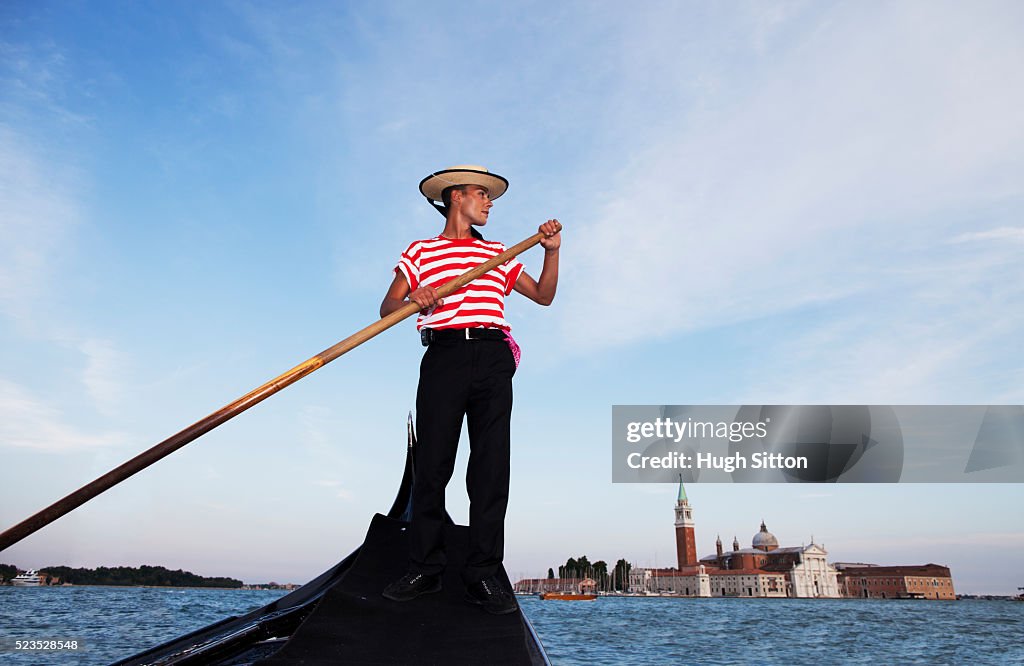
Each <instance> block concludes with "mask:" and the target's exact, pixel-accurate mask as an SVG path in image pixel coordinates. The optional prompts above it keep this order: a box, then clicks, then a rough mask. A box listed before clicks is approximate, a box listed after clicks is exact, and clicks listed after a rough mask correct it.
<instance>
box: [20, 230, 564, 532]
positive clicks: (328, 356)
mask: <svg viewBox="0 0 1024 666" xmlns="http://www.w3.org/2000/svg"><path fill="white" fill-rule="evenodd" d="M559 229H561V227H559ZM542 238H544V234H543V233H540V232H538V233H536V234H534V235H533V236H530V237H529V238H527V239H526V240H524V241H522V242H521V243H518V244H516V245H513V246H512V247H510V248H509V249H507V250H505V251H504V252H502V253H501V254H499V255H498V256H496V257H494V258H493V259H490V260H489V261H486V262H484V263H483V264H480V265H479V266H477V267H476V268H474V269H472V270H469V271H466V272H465V273H463V274H462V275H460V276H459V277H457V278H455V279H454V280H452V281H451V282H448V283H447V284H445V285H444V286H442V287H441V288H439V289H438V290H437V294H438V296H439V297H441V298H444V297H445V296H449V295H451V293H452V292H454V291H456V290H458V289H461V288H462V287H464V286H466V285H467V284H469V283H470V282H472V281H473V280H475V279H476V278H478V277H480V276H481V275H483V274H484V273H486V272H488V271H490V270H491V269H493V268H494V267H496V266H498V265H500V264H503V263H505V262H506V261H508V260H509V259H511V258H512V257H515V256H516V255H518V254H520V253H522V252H525V251H526V250H528V249H530V248H531V247H533V246H534V245H536V244H537V243H539V242H540V241H541V239H542ZM419 309H420V308H419V306H418V305H416V304H415V303H409V304H408V305H404V306H402V307H401V308H400V309H398V310H395V311H394V312H392V313H391V314H389V315H388V316H386V317H383V318H381V319H380V320H378V321H375V322H374V323H372V324H370V325H369V326H367V327H366V328H364V329H363V330H361V331H359V332H358V333H354V334H352V335H350V336H348V337H347V338H345V339H344V340H342V341H341V342H339V343H337V344H336V345H334V346H333V347H329V348H328V349H325V350H324V351H322V352H320V353H319V354H317V355H316V356H314V357H312V358H310V359H309V360H307V361H304V362H303V363H300V364H299V365H297V366H295V367H294V368H292V369H291V370H289V371H288V372H286V373H284V374H282V375H278V376H277V377H275V378H274V379H271V380H270V381H269V382H267V383H266V384H264V385H263V386H260V387H259V388H256V389H253V390H252V391H249V392H248V393H246V394H245V395H243V396H242V397H241V398H238V399H237V400H235V401H234V402H232V403H229V404H227V405H225V406H224V407H221V408H220V409H218V410H217V411H215V412H214V413H212V414H210V415H209V416H207V417H206V418H204V419H202V420H199V421H196V422H195V423H193V424H192V425H190V426H189V427H187V428H185V429H184V430H182V431H181V432H179V433H177V434H175V435H171V436H170V437H168V438H167V439H165V440H164V441H162V442H160V443H159V444H157V445H156V446H154V447H153V448H151V449H149V450H147V451H143V452H142V453H140V454H139V455H137V456H135V457H134V458H132V459H131V460H129V461H128V462H126V463H124V464H123V465H121V466H120V467H115V468H114V469H112V470H110V471H109V472H107V473H106V474H104V475H103V476H101V477H99V478H98V479H96V480H95V481H93V482H92V483H90V484H88V485H85V486H82V487H81V488H79V489H78V490H76V491H75V492H73V493H71V494H70V495H68V496H67V497H65V498H64V499H62V500H59V501H57V502H54V503H53V504H51V505H50V506H48V507H46V508H45V509H43V510H42V511H40V512H39V513H36V514H35V515H33V516H30V517H28V518H26V519H25V520H23V521H21V522H20V523H18V524H17V525H15V526H14V527H12V528H10V529H8V530H7V531H5V532H4V533H3V534H0V550H4V549H5V548H7V547H8V546H12V545H14V544H15V543H17V542H19V541H21V540H22V539H24V538H25V537H27V536H28V535H30V534H32V533H33V532H35V531H37V530H39V529H41V528H43V527H45V526H46V525H49V524H50V523H52V522H53V521H55V520H57V519H58V518H60V517H61V516H63V515H64V514H66V513H68V512H70V511H72V510H74V509H76V508H78V507H80V506H81V505H83V504H85V503H86V502H88V501H89V500H91V499H92V498H93V497H96V496H97V495H99V494H100V493H102V492H104V491H105V490H108V489H110V488H112V487H113V486H115V485H117V484H118V483H120V482H122V481H124V480H125V479H127V478H128V477H129V476H131V475H133V474H135V473H136V472H139V471H142V470H143V469H145V468H147V467H149V466H150V465H152V464H153V463H155V462H156V461H158V460H160V459H161V458H163V457H164V456H167V455H169V454H171V453H173V452H174V451H177V450H178V449H180V448H181V447H183V446H185V445H186V444H188V443H189V442H191V441H192V440H194V439H197V438H198V437H200V436H202V435H204V434H206V433H208V432H210V431H211V430H213V429H214V428H216V427H217V426H219V425H220V424H222V423H224V422H225V421H228V420H229V419H232V418H234V417H236V416H238V415H239V414H241V413H242V412H244V411H245V410H247V409H249V408H250V407H252V406H253V405H256V404H257V403H260V402H262V401H264V400H266V399H267V398H269V397H270V396H272V395H274V394H275V393H277V392H278V391H280V390H281V389H283V388H285V387H287V386H291V385H292V384H294V383H295V382H297V381H299V380H300V379H302V378H303V377H305V376H306V375H309V374H312V373H313V372H316V371H317V370H319V369H320V368H321V367H323V366H325V365H327V364H328V363H330V362H331V361H333V360H334V359H336V358H338V357H339V356H341V355H342V354H344V353H345V352H348V351H350V350H352V349H355V348H356V347H358V346H359V345H361V344H363V343H364V342H366V341H367V340H369V339H370V338H372V337H374V336H375V335H377V334H378V333H382V332H384V331H386V330H387V329H389V328H391V327H392V326H394V325H395V324H397V323H398V322H400V321H402V320H403V319H405V318H406V317H409V316H411V315H414V314H416V313H417V312H419Z"/></svg>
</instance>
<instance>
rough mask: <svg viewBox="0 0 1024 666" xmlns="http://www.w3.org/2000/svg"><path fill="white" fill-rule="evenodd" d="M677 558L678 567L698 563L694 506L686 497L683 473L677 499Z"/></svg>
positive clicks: (680, 476) (680, 477)
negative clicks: (692, 506) (691, 505)
mask: <svg viewBox="0 0 1024 666" xmlns="http://www.w3.org/2000/svg"><path fill="white" fill-rule="evenodd" d="M676 559H677V560H678V568H679V569H682V568H684V567H691V566H695V565H696V564H697V538H696V536H694V533H693V508H691V507H690V500H688V499H687V498H686V488H684V487H683V475H682V474H680V475H679V498H678V499H677V500H676Z"/></svg>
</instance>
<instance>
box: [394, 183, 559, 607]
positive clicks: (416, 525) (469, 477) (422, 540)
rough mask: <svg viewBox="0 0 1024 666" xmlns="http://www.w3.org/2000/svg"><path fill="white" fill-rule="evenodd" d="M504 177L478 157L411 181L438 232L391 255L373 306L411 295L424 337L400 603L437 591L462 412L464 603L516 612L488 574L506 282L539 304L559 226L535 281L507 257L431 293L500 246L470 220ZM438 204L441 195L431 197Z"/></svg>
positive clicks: (500, 433) (498, 556)
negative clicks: (443, 292)
mask: <svg viewBox="0 0 1024 666" xmlns="http://www.w3.org/2000/svg"><path fill="white" fill-rule="evenodd" d="M507 187H508V181H507V180H506V179H505V178H503V177H501V176H499V175H498V174H494V173H490V172H489V171H488V170H487V169H485V168H484V167H481V166H474V165H463V166H455V167H450V168H448V169H444V170H441V171H437V172H435V173H432V174H430V175H429V176H427V177H426V178H424V179H423V180H422V181H421V182H420V192H421V193H422V194H423V195H424V196H425V197H426V198H427V201H428V202H430V204H431V205H433V206H434V207H435V208H437V209H438V210H439V211H440V212H441V214H442V215H444V217H445V226H444V229H443V231H442V232H441V233H440V234H439V235H438V236H434V237H433V238H427V239H424V240H418V241H415V242H414V243H412V244H411V245H409V247H408V248H407V249H406V251H405V252H403V253H402V255H401V258H400V259H399V262H398V265H397V266H396V267H395V277H394V280H393V281H392V283H391V286H390V287H389V288H388V292H387V295H386V296H385V297H384V301H383V302H382V303H381V307H380V314H381V317H384V316H387V315H388V314H389V313H391V312H394V311H395V310H397V309H399V308H401V307H403V306H405V305H406V304H407V303H409V302H410V301H411V302H414V303H416V304H417V305H418V306H419V307H420V315H419V318H418V319H417V322H416V327H417V329H418V330H419V331H420V335H421V339H422V341H423V344H424V345H426V346H427V350H426V352H425V353H424V356H423V360H422V362H421V364H420V379H419V387H418V389H417V393H416V429H417V434H418V446H417V448H418V452H417V455H416V481H415V484H414V487H413V497H412V518H411V525H410V567H409V571H408V572H407V573H406V574H405V575H404V576H402V578H400V579H399V580H397V581H395V582H393V583H392V584H390V585H388V587H387V588H386V589H385V590H384V593H383V594H384V596H385V597H387V598H388V599H392V600H395V601H409V600H411V599H415V598H416V597H418V596H420V595H422V594H427V593H431V592H437V591H439V590H440V589H441V573H442V571H443V570H444V568H445V564H446V558H445V546H444V536H443V535H444V533H443V527H444V517H445V508H444V493H445V487H446V486H447V485H448V481H449V480H450V479H451V476H452V473H453V471H454V467H455V456H456V451H457V448H458V441H459V435H460V432H461V430H462V420H463V417H464V416H465V418H466V420H467V428H468V431H469V440H470V456H469V465H468V469H467V472H466V488H467V491H468V493H469V500H470V512H469V533H470V552H469V555H468V557H467V560H466V565H465V568H464V570H463V571H462V579H463V581H464V582H465V584H466V590H467V591H466V600H467V601H469V602H471V603H475V604H479V605H481V606H483V608H484V609H485V610H487V611H488V612H491V613H495V614H502V613H510V612H513V611H515V610H516V608H517V605H516V601H515V597H514V596H512V595H511V594H510V593H509V592H508V591H507V590H505V589H504V587H503V586H502V585H501V584H500V583H499V581H498V580H497V578H496V574H497V572H498V571H499V569H500V567H501V563H502V558H503V554H504V524H505V510H506V506H507V503H508V485H509V455H510V422H511V413H512V376H513V375H514V374H515V371H516V366H517V365H518V363H519V348H518V346H517V345H516V343H515V341H514V340H513V339H512V337H511V335H510V330H511V327H510V326H509V324H508V322H506V321H505V318H504V298H505V296H508V295H509V294H511V292H512V290H513V289H514V290H515V291H517V292H519V293H520V294H523V295H524V296H526V297H527V298H529V299H530V300H532V301H534V302H536V303H539V304H541V305H550V304H551V301H552V300H553V299H554V297H555V290H556V287H557V284H558V251H559V247H560V245H561V236H560V233H559V232H560V230H561V225H560V224H559V223H558V221H557V220H554V219H552V220H548V221H547V222H545V223H544V224H542V225H540V227H539V231H540V232H541V233H543V234H544V236H545V238H544V239H543V240H541V241H540V243H541V245H542V246H543V247H544V265H543V267H542V269H541V273H540V277H539V278H538V279H536V280H535V279H534V278H533V277H531V276H530V275H529V274H528V273H527V272H526V271H525V270H524V269H523V265H522V264H521V263H519V261H518V260H516V259H511V260H509V261H508V262H506V263H505V264H503V265H500V266H498V267H497V268H495V269H494V270H492V271H490V272H489V273H486V274H485V275H483V276H481V277H480V278H478V279H476V280H474V281H473V282H471V283H469V284H468V285H466V286H465V287H463V288H462V289H459V290H458V291H456V292H455V293H453V294H452V295H451V296H449V297H447V298H445V299H440V298H438V297H437V293H436V290H437V288H439V287H440V286H441V285H443V284H444V283H445V282H447V281H449V280H450V279H452V278H453V277H455V276H457V275H459V274H461V273H463V272H464V271H465V270H466V269H468V268H471V267H472V266H474V265H479V264H481V263H483V262H484V261H486V260H487V259H489V258H491V257H494V256H497V255H498V254H500V253H501V252H503V251H504V250H505V247H504V245H502V244H501V243H497V242H494V241H487V240H484V239H483V236H482V235H481V234H480V232H479V231H478V230H477V229H476V228H475V227H482V226H484V225H486V224H487V219H488V216H489V214H490V210H491V207H492V205H493V202H494V200H495V199H497V198H498V197H500V196H501V195H502V194H504V193H505V190H506V189H507ZM438 202H440V203H438Z"/></svg>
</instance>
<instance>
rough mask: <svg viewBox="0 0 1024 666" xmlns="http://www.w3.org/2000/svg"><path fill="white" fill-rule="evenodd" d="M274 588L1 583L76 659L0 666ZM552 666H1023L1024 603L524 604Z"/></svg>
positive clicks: (2, 603)
mask: <svg viewBox="0 0 1024 666" xmlns="http://www.w3.org/2000/svg"><path fill="white" fill-rule="evenodd" d="M282 594H284V593H283V592H280V591H258V590H197V589H189V590H181V589H153V588H107V587H61V588H12V587H0V639H8V640H11V639H19V640H32V639H61V638H63V639H68V638H77V639H79V640H82V641H84V642H85V643H86V645H87V648H86V649H85V650H84V651H81V652H63V653H57V652H33V653H27V652H24V653H16V652H13V651H10V650H8V651H5V652H0V664H4V665H6V664H26V665H29V664H31V665H32V666H37V665H39V666H45V665H46V664H81V665H86V664H109V663H110V662H112V661H115V660H117V659H121V658H124V657H127V656H130V655H132V654H136V653H138V652H141V651H142V650H145V649H147V648H149V647H152V646H154V645H157V644H159V643H162V642H164V641H167V640H169V639H171V638H173V637H175V636H179V635H181V634H184V633H186V632H188V631H192V630H194V629H198V628H200V627H203V626H206V625H208V624H211V623H213V622H215V621H217V620H220V619H222V618H224V617H227V616H229V615H240V614H242V613H245V612H247V611H249V610H252V609H254V608H257V607H260V606H263V605H265V604H267V603H269V602H270V601H272V600H273V599H276V598H278V597H280V596H281V595H282ZM520 603H521V604H522V606H523V610H524V611H525V612H526V614H527V616H528V617H529V618H530V621H531V622H533V625H534V627H535V628H536V629H537V633H538V634H539V635H540V637H541V640H542V641H543V643H544V647H545V648H546V649H547V652H548V656H549V657H550V658H551V661H552V662H553V663H554V664H556V665H557V666H571V665H578V664H615V665H616V666H617V665H619V664H747V663H762V664H776V663H786V664H796V665H799V664H807V665H808V666H810V665H812V664H813V665H815V666H817V665H819V664H872V665H874V664H894V663H899V664H914V663H920V664H965V663H972V664H997V663H998V664H1007V663H1024V603H1019V602H1012V601H955V602H926V601H876V600H862V599H843V600H834V601H825V600H800V599H669V598H602V599H599V600H598V601H594V602H562V601H540V600H539V599H537V598H536V597H520Z"/></svg>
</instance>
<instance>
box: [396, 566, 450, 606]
mask: <svg viewBox="0 0 1024 666" xmlns="http://www.w3.org/2000/svg"><path fill="white" fill-rule="evenodd" d="M440 591H441V577H440V576H430V575H427V574H421V573H416V572H415V571H409V572H407V573H406V574H405V575H404V576H402V577H401V578H399V579H398V580H396V581H395V582H394V583H391V584H390V585H388V586H387V587H385V588H384V592H383V595H384V598H386V599H391V600H392V601H412V600H413V599H415V598H416V597H418V596H420V595H421V594H430V593H431V592H440Z"/></svg>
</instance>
